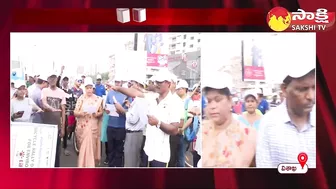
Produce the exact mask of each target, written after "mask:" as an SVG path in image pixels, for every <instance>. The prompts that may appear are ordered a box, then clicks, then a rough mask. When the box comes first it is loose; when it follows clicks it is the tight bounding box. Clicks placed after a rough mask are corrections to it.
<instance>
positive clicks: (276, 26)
mask: <svg viewBox="0 0 336 189" xmlns="http://www.w3.org/2000/svg"><path fill="white" fill-rule="evenodd" d="M266 20H267V23H268V26H269V27H270V28H271V29H272V30H273V31H276V32H282V31H303V32H304V31H306V32H317V31H327V30H328V29H330V28H331V27H332V26H333V25H334V22H335V12H328V10H327V9H324V8H319V9H317V10H316V12H305V11H304V10H302V9H298V10H297V12H288V10H287V9H285V8H283V7H274V8H273V9H271V10H270V11H269V12H268V14H267V18H266Z"/></svg>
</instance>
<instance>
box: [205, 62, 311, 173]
mask: <svg viewBox="0 0 336 189" xmlns="http://www.w3.org/2000/svg"><path fill="white" fill-rule="evenodd" d="M304 63H305V65H302V64H300V65H301V67H298V69H291V70H288V73H287V74H286V75H284V77H283V83H282V85H281V91H282V92H281V94H280V99H279V100H277V99H275V98H274V99H273V101H272V102H271V104H273V105H277V106H276V107H273V108H271V109H270V104H269V103H268V102H267V101H266V100H265V99H264V98H263V96H262V92H260V91H259V90H254V89H252V90H248V91H245V94H244V97H243V99H242V100H243V102H241V101H240V100H239V99H238V97H237V96H236V95H235V94H234V93H233V91H234V86H233V85H232V77H230V75H227V74H223V73H211V75H210V76H209V77H205V78H203V79H202V86H203V93H202V94H203V96H204V97H205V98H206V101H207V105H206V107H205V110H204V114H205V119H204V120H203V122H202V167H240V168H242V167H260V168H276V167H278V165H279V164H281V163H298V155H299V154H300V153H301V152H304V153H306V154H307V155H308V157H309V158H308V162H307V165H308V166H309V168H315V167H316V121H315V116H316V111H315V63H314V62H311V64H310V63H309V62H304Z"/></svg>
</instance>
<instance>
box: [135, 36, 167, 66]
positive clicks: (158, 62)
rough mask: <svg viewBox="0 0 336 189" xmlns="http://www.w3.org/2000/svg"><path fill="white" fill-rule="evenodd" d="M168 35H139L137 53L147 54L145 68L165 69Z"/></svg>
mask: <svg viewBox="0 0 336 189" xmlns="http://www.w3.org/2000/svg"><path fill="white" fill-rule="evenodd" d="M168 39H169V34H167V33H139V34H138V43H137V44H138V49H137V50H138V51H142V50H143V51H145V52H146V53H147V66H149V67H167V66H168V54H169V44H168Z"/></svg>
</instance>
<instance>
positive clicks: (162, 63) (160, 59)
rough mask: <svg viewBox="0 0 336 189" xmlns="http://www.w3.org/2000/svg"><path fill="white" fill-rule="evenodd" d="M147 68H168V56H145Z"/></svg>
mask: <svg viewBox="0 0 336 189" xmlns="http://www.w3.org/2000/svg"><path fill="white" fill-rule="evenodd" d="M147 66H152V67H168V55H166V54H147Z"/></svg>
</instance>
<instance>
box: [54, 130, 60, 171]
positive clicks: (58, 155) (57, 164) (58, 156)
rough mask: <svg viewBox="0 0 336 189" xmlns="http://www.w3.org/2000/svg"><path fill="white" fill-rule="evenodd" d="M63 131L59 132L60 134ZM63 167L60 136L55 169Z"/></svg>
mask: <svg viewBox="0 0 336 189" xmlns="http://www.w3.org/2000/svg"><path fill="white" fill-rule="evenodd" d="M60 132H61V131H58V134H60ZM60 166H61V137H60V136H59V135H58V137H57V143H56V157H55V167H60Z"/></svg>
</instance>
